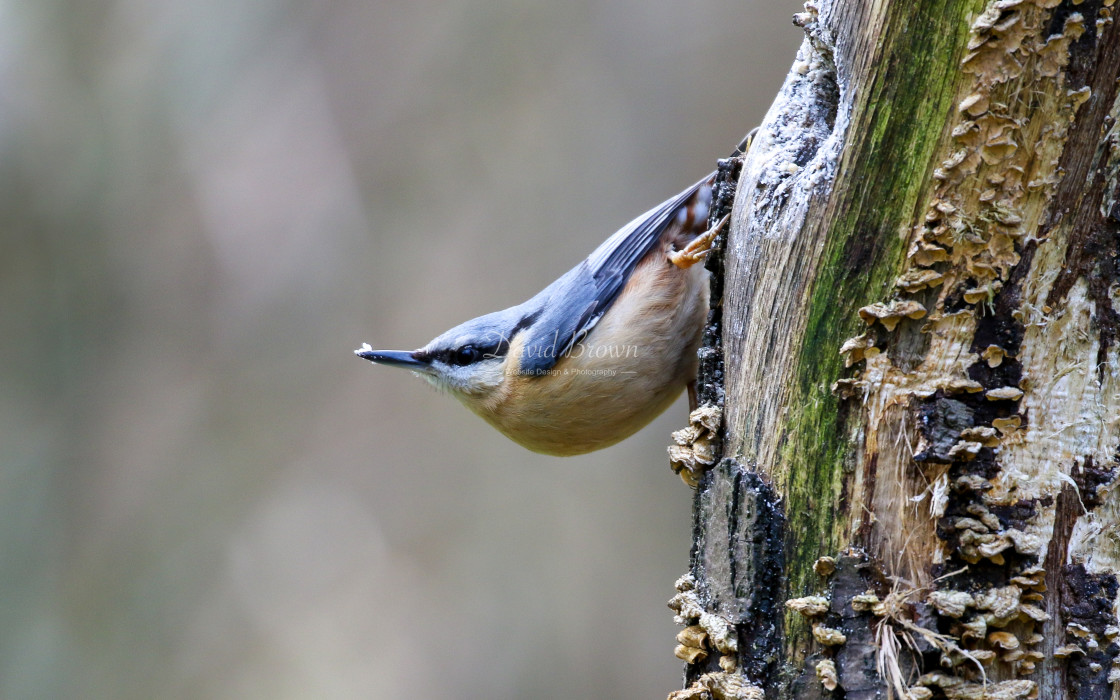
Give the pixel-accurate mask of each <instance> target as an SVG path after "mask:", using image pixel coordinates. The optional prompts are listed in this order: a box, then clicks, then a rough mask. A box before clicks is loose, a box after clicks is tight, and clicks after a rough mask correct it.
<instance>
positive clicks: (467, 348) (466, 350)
mask: <svg viewBox="0 0 1120 700" xmlns="http://www.w3.org/2000/svg"><path fill="white" fill-rule="evenodd" d="M480 357H482V352H481V351H480V350H479V349H478V348H476V347H475V346H473V345H464V346H463V347H461V348H459V349H458V350H456V351H455V352H454V354H452V355H451V361H452V362H453V363H455V364H457V365H459V366H460V367H462V366H465V365H469V364H473V363H475V362H478V359H479V358H480Z"/></svg>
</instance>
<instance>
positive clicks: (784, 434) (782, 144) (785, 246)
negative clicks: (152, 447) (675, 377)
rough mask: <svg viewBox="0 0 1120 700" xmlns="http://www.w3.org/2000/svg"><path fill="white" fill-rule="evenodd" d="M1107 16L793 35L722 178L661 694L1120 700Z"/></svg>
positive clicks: (1053, 9) (1046, 5)
mask: <svg viewBox="0 0 1120 700" xmlns="http://www.w3.org/2000/svg"><path fill="white" fill-rule="evenodd" d="M1113 1H1114V0H1083V1H1082V2H1073V1H1072V0H1064V1H1061V0H990V1H984V0H908V1H906V2H902V1H901V0H879V1H878V2H872V1H871V0H862V1H858V2H850V1H849V2H842V1H841V0H835V1H833V2H828V1H822V2H820V3H818V4H817V5H816V6H812V5H809V6H807V8H806V12H805V13H803V14H801V15H799V16H798V18H797V21H798V23H799V24H801V25H802V26H803V27H804V29H805V31H806V39H805V41H804V43H803V45H802V47H801V49H800V51H799V53H798V56H797V59H796V61H795V63H794V65H793V68H792V70H791V71H790V74H789V77H788V78H787V80H786V83H785V85H784V86H783V88H782V90H781V93H780V94H779V96H778V98H777V100H776V101H775V103H774V106H773V107H772V108H771V110H770V112H769V114H768V115H767V117H766V119H765V121H764V123H763V124H762V126H761V128H760V130H759V132H758V134H757V136H756V138H755V140H754V143H753V145H752V147H751V149H750V152H749V153H748V154H747V156H746V157H745V158H744V159H743V161H742V162H737V161H727V162H724V163H722V164H721V171H722V172H723V173H724V176H725V178H724V179H725V180H726V181H727V183H728V185H727V187H726V188H725V189H723V190H722V197H723V202H724V203H725V204H726V203H728V202H730V196H731V195H730V192H731V187H732V186H733V185H735V184H737V188H736V190H735V194H734V203H733V206H732V208H731V211H732V223H731V226H730V230H729V232H728V234H727V240H726V241H719V242H718V246H720V247H718V248H717V252H716V253H714V254H713V255H712V256H711V260H710V267H711V269H712V271H713V275H714V278H715V279H714V283H713V284H714V287H713V296H712V298H713V311H712V315H711V319H710V321H711V325H710V327H709V329H708V333H707V335H706V341H705V349H704V350H702V351H701V352H702V362H701V378H700V379H701V381H700V387H701V391H700V398H701V402H702V404H705V405H708V406H718V407H720V408H721V409H722V418H723V423H722V428H721V430H720V438H721V441H722V457H723V459H722V461H720V462H719V463H718V464H717V465H716V467H715V468H713V469H711V470H710V471H708V472H707V473H706V474H704V476H703V477H702V478H701V479H700V482H699V485H698V490H697V495H696V508H695V515H696V523H695V542H694V547H693V553H692V566H691V571H690V573H689V575H688V576H686V577H685V578H683V579H682V580H681V581H680V582H678V589H679V594H678V596H677V597H676V598H674V601H673V607H674V608H675V609H676V610H677V611H678V613H679V618H680V619H679V621H680V622H682V624H685V625H688V626H689V627H688V628H687V629H686V631H685V633H682V638H681V646H680V647H678V655H680V656H682V657H683V658H688V659H689V660H690V663H688V664H687V665H686V670H685V684H686V689H685V690H683V691H678V692H677V693H676V694H675V697H678V698H689V697H696V698H700V697H715V698H720V697H759V696H760V694H761V693H765V695H766V696H767V697H771V698H789V697H794V696H797V697H814V698H815V697H820V698H824V697H846V698H879V697H889V696H891V695H892V694H893V695H895V696H897V695H898V694H900V693H905V694H908V695H910V696H911V697H914V698H929V697H933V698H973V697H975V698H979V697H990V698H1018V697H1041V698H1056V699H1065V698H1070V699H1072V698H1077V699H1079V700H1088V699H1090V698H1112V697H1117V698H1120V693H1118V692H1117V691H1116V690H1115V686H1116V683H1115V682H1111V681H1110V678H1112V677H1114V676H1120V671H1118V670H1117V669H1120V666H1114V663H1116V662H1117V655H1118V653H1120V646H1118V645H1117V643H1116V637H1117V634H1118V632H1120V628H1118V623H1117V619H1116V606H1117V592H1118V579H1117V570H1118V568H1120V528H1118V525H1120V495H1118V494H1117V491H1116V490H1115V489H1114V488H1113V486H1114V480H1115V475H1116V466H1117V451H1118V448H1120V390H1118V389H1120V386H1118V382H1120V376H1118V374H1117V368H1118V366H1120V365H1118V357H1117V352H1118V339H1117V328H1118V326H1120V315H1118V311H1117V308H1115V306H1116V303H1117V302H1118V301H1120V289H1118V283H1120V132H1118V128H1117V118H1118V117H1120V100H1118V90H1117V85H1118V78H1120V28H1118V27H1117V25H1116V23H1115V22H1114V21H1113V17H1112V13H1113V10H1114V9H1117V8H1114V7H1113ZM720 208H721V207H719V206H717V207H716V208H715V209H716V211H715V212H714V218H715V217H718V216H719V215H720V214H721V211H720ZM814 596H819V597H821V598H814ZM795 599H803V600H801V601H800V602H796V603H794V605H793V606H792V607H789V606H786V605H785V603H786V601H788V600H795ZM822 599H823V602H822ZM721 625H729V628H728V629H729V630H730V632H724V631H723V628H722V627H721ZM721 635H722V636H721ZM717 638H718V640H717ZM717 641H718V643H717ZM895 646H897V647H898V649H897V651H892V649H893V648H894V647H895ZM884 648H886V652H885V653H884V651H883V650H884ZM881 654H882V655H883V658H882V662H883V663H879V662H880V655H881ZM881 673H882V674H885V676H886V678H884V677H883V676H882V675H881ZM721 684H722V685H721ZM728 688H730V690H728ZM705 693H706V694H707V695H705Z"/></svg>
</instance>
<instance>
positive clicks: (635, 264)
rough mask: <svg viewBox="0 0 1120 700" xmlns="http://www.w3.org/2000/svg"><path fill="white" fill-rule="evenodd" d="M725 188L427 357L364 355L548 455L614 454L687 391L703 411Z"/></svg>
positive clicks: (676, 208) (696, 195)
mask: <svg viewBox="0 0 1120 700" xmlns="http://www.w3.org/2000/svg"><path fill="white" fill-rule="evenodd" d="M752 134H753V132H752ZM749 139H750V135H748V137H747V139H745V140H744V142H743V144H741V145H740V148H739V149H737V151H736V154H739V153H741V152H742V151H743V150H745V144H747V143H749ZM714 181H715V173H710V174H709V175H707V176H705V177H704V178H702V179H700V180H699V181H697V182H696V183H695V184H693V185H691V186H689V187H688V188H686V189H685V190H683V191H682V192H680V193H679V194H677V195H676V196H674V197H671V198H669V199H667V200H665V201H664V202H662V203H661V204H659V205H657V206H656V207H654V208H652V209H650V210H649V211H647V212H645V213H644V214H642V215H641V216H639V217H637V218H636V219H634V220H633V221H631V222H630V223H628V224H627V225H625V226H623V227H622V228H621V229H619V230H618V231H617V232H615V233H614V234H613V235H612V236H610V237H609V238H607V239H606V241H604V242H603V243H602V244H601V245H599V247H597V248H596V249H595V250H594V251H593V252H592V253H591V255H589V256H588V257H587V258H586V259H585V260H583V261H582V262H580V263H579V264H578V265H576V266H575V267H573V268H572V269H571V270H569V271H568V272H567V273H565V274H564V275H562V276H561V277H560V278H559V279H557V280H556V281H554V282H553V283H552V284H549V285H548V286H547V287H545V288H544V289H543V290H541V291H540V292H539V293H538V294H536V295H535V296H533V297H532V298H531V299H529V300H528V301H525V302H523V303H521V304H518V305H516V306H512V307H510V308H508V309H504V310H502V311H495V312H493V313H489V314H485V315H483V316H479V317H477V318H474V319H471V320H469V321H466V322H465V323H462V324H460V325H458V326H455V327H454V328H452V329H450V330H448V331H446V332H445V333H442V334H440V335H439V336H437V337H436V338H435V339H433V340H432V341H431V342H429V343H428V344H427V345H424V346H423V347H421V348H419V349H417V350H412V351H396V350H374V349H373V348H372V347H371V346H370V345H369V344H368V343H363V344H362V347H360V348H359V349H357V350H355V351H354V352H355V354H356V355H358V356H359V357H361V358H363V359H366V360H369V361H370V362H374V363H376V364H381V365H387V366H390V367H400V368H403V369H407V370H411V371H412V372H414V373H415V374H417V375H419V376H420V377H422V378H423V379H425V380H427V381H428V382H430V383H431V384H433V385H435V386H436V387H437V388H439V389H442V390H445V391H446V392H447V393H449V394H451V395H452V396H454V397H455V398H456V399H458V400H459V401H460V402H461V403H463V404H464V405H465V406H466V407H467V408H469V409H470V410H471V411H473V412H474V413H476V414H477V415H479V416H480V417H482V418H483V419H484V420H485V421H486V422H487V423H489V424H490V425H492V426H493V427H495V428H497V429H498V431H500V432H501V433H502V434H504V435H505V436H506V437H508V438H510V439H511V440H513V441H514V442H516V443H518V444H520V445H522V446H524V447H526V448H528V449H529V450H532V451H534V452H539V453H542V454H547V455H555V456H571V455H579V454H585V453H588V452H592V451H595V450H599V449H602V448H604V447H608V446H610V445H614V444H616V443H618V442H620V441H621V440H624V439H625V438H627V437H629V436H630V435H632V434H634V433H635V432H637V431H638V430H639V429H641V428H643V427H645V426H646V425H647V424H648V423H649V422H650V421H652V420H653V419H654V418H656V417H657V416H658V415H660V414H661V413H662V412H664V411H665V409H666V408H668V407H669V406H670V405H671V404H672V403H673V402H674V401H675V400H676V399H677V397H678V396H680V394H681V392H682V391H684V390H685V389H686V388H688V390H689V399H690V406H691V408H695V407H696V398H695V378H696V369H697V362H698V360H697V350H698V348H699V346H700V341H701V336H702V333H703V328H704V324H705V319H706V318H707V313H708V272H707V270H706V269H705V267H704V265H700V264H697V263H699V262H701V261H702V260H703V259H704V258H705V256H706V254H707V252H708V250H709V249H710V247H711V244H712V241H713V240H714V239H715V237H716V236H717V235H718V234H719V233H720V231H722V229H723V228H724V227H725V225H726V223H727V217H726V216H725V217H724V218H723V219H722V220H721V221H720V222H718V223H717V224H716V225H714V226H712V227H711V228H709V227H708V213H709V209H710V207H711V203H712V188H713V184H714Z"/></svg>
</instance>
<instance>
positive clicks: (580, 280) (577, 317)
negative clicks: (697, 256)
mask: <svg viewBox="0 0 1120 700" xmlns="http://www.w3.org/2000/svg"><path fill="white" fill-rule="evenodd" d="M713 175H714V173H713V174H711V175H708V176H707V177H705V178H704V179H703V180H700V181H699V182H697V183H696V184H694V185H693V186H692V187H689V188H688V189H686V190H685V191H684V192H681V193H680V194H678V195H677V196H676V197H673V198H672V199H669V200H666V201H665V202H662V203H661V204H660V205H658V206H656V207H654V208H653V209H650V210H649V211H647V212H646V213H645V214H642V215H641V216H639V217H638V218H636V219H634V220H633V221H631V222H630V223H629V224H627V225H626V226H624V227H622V228H621V229H619V230H618V231H617V232H616V233H615V234H614V235H612V236H611V237H610V238H608V239H607V240H606V241H604V242H603V243H602V245H600V246H599V247H598V248H596V249H595V251H594V252H593V253H591V255H590V256H588V258H587V259H586V260H584V261H583V262H581V263H580V264H579V265H577V266H576V267H574V268H573V269H571V270H569V271H568V272H567V273H566V274H565V275H564V276H563V277H561V278H560V279H558V280H556V281H555V282H553V283H552V284H550V285H549V286H548V287H546V288H545V289H544V290H543V291H541V293H540V294H538V295H537V296H535V297H533V298H532V299H530V300H529V301H527V302H525V304H524V305H523V306H525V307H528V309H527V311H530V312H532V313H536V314H539V315H538V316H537V318H536V320H535V321H534V323H533V324H532V325H531V327H530V328H528V329H526V331H525V333H526V335H525V342H524V345H523V346H522V351H521V363H520V366H521V372H522V373H523V374H545V373H547V372H548V370H550V369H552V367H553V366H554V365H555V364H556V362H557V361H558V360H559V359H560V358H561V357H563V356H564V354H565V353H566V352H567V351H568V350H570V349H571V348H572V346H573V345H575V344H576V343H578V342H579V341H580V340H581V339H582V338H583V337H584V336H585V335H587V333H588V332H590V331H591V329H592V328H594V327H595V324H596V323H598V321H599V319H600V318H602V316H603V314H605V313H606V312H607V310H609V309H610V308H611V305H612V304H613V303H614V300H615V299H617V298H618V295H619V293H620V292H621V291H622V288H623V287H624V286H626V282H627V281H628V280H629V279H630V275H631V274H632V273H633V272H634V269H635V268H637V266H638V263H639V262H641V261H642V259H643V258H645V256H646V255H647V254H648V253H649V252H650V251H651V250H653V248H654V247H656V246H657V244H658V241H659V240H660V239H661V236H662V234H664V233H665V231H666V229H667V228H668V227H669V226H670V225H671V224H672V223H673V222H674V221H678V220H683V218H684V216H683V215H684V213H685V210H687V209H688V208H689V207H691V206H693V205H695V204H700V205H703V207H702V211H693V212H690V213H691V214H693V215H695V216H696V217H698V218H699V220H700V226H701V227H702V226H703V223H702V222H703V221H704V220H706V218H707V206H708V201H709V199H710V190H709V189H708V188H709V187H710V184H711V182H712V177H713ZM697 209H700V207H697ZM701 230H702V228H701Z"/></svg>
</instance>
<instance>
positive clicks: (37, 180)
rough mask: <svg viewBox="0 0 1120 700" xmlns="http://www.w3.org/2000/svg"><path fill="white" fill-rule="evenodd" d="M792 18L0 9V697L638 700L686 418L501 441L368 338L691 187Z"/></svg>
mask: <svg viewBox="0 0 1120 700" xmlns="http://www.w3.org/2000/svg"><path fill="white" fill-rule="evenodd" d="M799 4H800V3H799V2H796V1H793V0H781V1H780V2H778V1H776V0H747V1H743V0H698V1H697V2H691V3H680V4H667V3H660V4H658V3H648V2H639V1H638V0H624V1H615V2H607V1H605V0H598V1H594V0H576V1H574V2H562V3H557V2H552V3H547V2H528V1H522V2H518V1H516V0H442V1H440V2H432V1H431V0H422V1H419V2H417V1H415V0H414V1H411V2H406V1H404V0H398V1H394V2H388V1H378V0H324V1H322V2H314V3H311V2H294V1H292V0H194V1H192V2H183V1H182V0H0V155H2V158H0V178H2V183H3V184H2V187H0V197H2V198H3V204H2V206H0V216H2V218H3V221H2V227H0V361H2V363H3V369H2V371H0V562H2V564H0V576H2V580H0V697H2V698H5V699H10V698H78V697H82V698H156V697H158V698H393V699H396V698H404V697H408V698H423V699H425V700H428V699H436V700H440V699H444V698H493V699H501V698H660V697H664V696H665V695H666V693H667V692H668V691H670V690H672V689H673V688H676V687H679V679H680V664H679V662H678V661H677V660H676V659H675V658H673V655H672V649H673V645H674V641H673V636H674V635H675V634H676V632H677V628H676V627H675V626H674V625H673V623H672V613H671V612H670V611H669V610H668V609H667V608H666V607H665V602H666V601H667V600H668V599H669V597H670V596H671V595H672V594H673V593H674V591H673V581H674V579H676V577H677V576H679V575H680V574H682V573H684V571H685V570H686V567H687V565H688V549H689V541H690V537H689V535H690V526H691V525H690V510H691V502H692V494H691V492H690V491H689V490H688V488H686V487H685V486H684V485H683V484H682V483H681V481H680V479H678V478H677V477H676V476H674V475H673V474H672V473H671V472H670V471H669V467H668V462H667V459H666V453H665V446H666V445H667V444H668V443H669V440H670V438H669V433H670V431H671V430H674V429H676V428H678V427H681V426H683V425H684V424H685V422H686V413H687V407H686V405H685V404H683V403H680V404H678V405H677V406H675V407H673V408H672V409H671V410H670V411H668V412H667V414H666V415H665V416H663V417H662V418H661V419H659V420H658V421H656V422H655V423H654V424H653V425H651V426H650V427H649V428H647V429H646V430H644V431H643V432H641V433H640V434H638V435H637V436H635V437H634V438H631V439H630V440H628V441H626V442H624V443H623V444H621V445H618V446H616V447H614V448H611V449H609V450H605V451H602V452H598V453H594V454H591V455H589V456H585V457H580V458H570V459H557V458H551V457H544V456H540V455H536V454H532V453H529V452H527V451H525V450H523V449H522V448H520V447H518V446H517V445H515V444H513V443H511V442H509V441H508V440H506V439H505V438H503V437H502V436H500V435H499V434H498V433H497V432H495V431H493V430H492V429H490V428H489V427H488V426H486V425H485V424H483V423H482V421H481V420H479V419H478V418H476V417H474V416H473V415H471V414H470V413H468V412H467V411H466V410H465V409H464V408H462V407H461V406H459V405H458V404H457V403H456V402H455V401H453V400H452V399H450V398H449V397H447V396H441V395H439V394H438V393H436V392H435V391H433V390H431V389H429V388H428V387H427V385H426V384H424V383H423V382H421V381H419V380H417V379H416V378H414V377H412V376H410V375H409V374H408V373H405V372H400V371H394V370H391V369H388V368H379V367H374V366H371V365H369V364H367V363H365V362H363V361H361V360H359V359H357V358H355V357H354V356H353V355H352V354H351V351H352V350H353V349H354V348H355V347H357V346H358V345H359V344H360V343H362V342H367V341H368V342H370V343H372V344H373V345H374V346H377V347H387V348H397V349H411V348H415V347H418V346H420V345H422V344H424V343H425V342H427V341H428V340H429V339H430V338H431V337H433V336H434V335H436V334H438V333H440V332H442V331H443V330H445V329H446V328H448V327H450V326H452V325H455V324H457V323H459V322H461V321H463V320H465V319H467V318H470V317H472V316H475V315H478V314H481V313H484V312H488V311H492V310H496V309H499V308H504V307H506V306H509V305H512V304H514V303H517V302H520V301H522V300H523V299H525V298H527V297H528V296H530V295H531V294H533V293H535V292H536V291H538V290H539V289H540V288H541V287H543V286H544V285H545V284H546V283H547V282H550V281H551V280H553V279H554V278H555V277H557V276H559V275H560V274H561V273H563V272H564V271H566V270H567V269H568V268H569V267H571V266H572V265H574V264H575V263H576V262H578V261H579V260H580V259H582V258H583V257H584V256H586V255H587V254H588V253H589V252H590V251H591V250H592V249H593V248H594V247H595V246H596V245H597V244H598V243H599V242H600V241H602V240H603V239H604V238H605V237H606V236H607V235H609V234H610V233H612V232H613V231H614V230H615V229H616V228H618V227H620V226H621V225H622V224H624V223H626V222H627V221H628V220H629V219H630V218H632V217H633V216H635V215H637V214H638V213H640V212H642V211H644V210H645V209H647V208H649V207H650V206H652V205H654V204H656V203H658V202H660V201H661V200H663V199H665V198H667V197H668V196H670V195H673V194H675V193H676V192H678V191H679V190H680V189H682V188H683V187H685V186H687V185H688V184H690V183H692V182H693V181H695V180H696V179H697V178H699V177H700V176H701V175H703V174H704V173H705V172H707V171H709V170H711V169H713V168H714V166H715V161H716V159H717V158H719V157H722V156H724V155H726V154H727V153H729V152H730V151H731V149H732V148H733V147H734V146H735V145H736V144H737V143H738V141H739V139H740V138H741V137H742V136H743V134H744V133H745V132H746V131H747V130H748V129H750V128H751V127H752V126H754V125H755V124H756V123H757V122H758V121H759V120H760V119H761V117H762V115H763V113H764V111H765V110H766V108H767V107H768V105H769V102H770V100H771V99H772V97H773V95H774V94H775V93H776V91H777V89H778V87H779V86H780V84H781V81H782V78H783V77H784V74H785V72H786V70H787V69H788V66H789V65H790V64H791V63H792V61H793V59H794V54H795V51H796V48H797V46H798V44H799V42H800V38H801V36H800V33H799V31H798V30H797V29H796V28H794V27H793V26H792V25H791V24H790V16H791V15H792V14H793V13H794V12H795V11H797V10H798V9H799Z"/></svg>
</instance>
